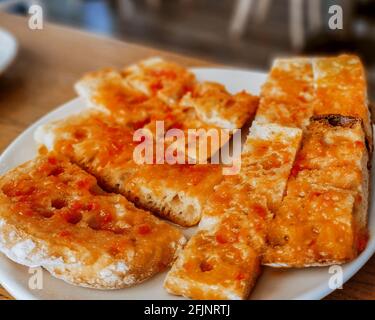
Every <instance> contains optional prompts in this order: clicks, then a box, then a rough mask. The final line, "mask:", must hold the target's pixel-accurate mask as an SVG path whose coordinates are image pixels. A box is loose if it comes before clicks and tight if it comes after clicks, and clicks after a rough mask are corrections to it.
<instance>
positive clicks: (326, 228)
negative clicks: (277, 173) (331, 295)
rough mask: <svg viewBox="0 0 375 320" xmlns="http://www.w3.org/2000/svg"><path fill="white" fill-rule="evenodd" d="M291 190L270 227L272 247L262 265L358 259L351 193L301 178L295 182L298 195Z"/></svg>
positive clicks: (321, 262)
mask: <svg viewBox="0 0 375 320" xmlns="http://www.w3.org/2000/svg"><path fill="white" fill-rule="evenodd" d="M290 188H291V186H290V185H289V186H288V195H287V196H286V197H285V198H284V201H283V203H282V204H281V206H280V208H279V209H278V210H277V211H276V217H275V219H274V220H273V221H272V222H271V223H270V225H269V231H268V241H269V246H268V248H267V250H266V252H265V254H264V257H263V261H262V263H263V264H266V265H271V266H273V267H297V268H298V267H309V266H323V265H330V264H340V263H344V262H347V261H350V260H352V259H353V258H355V257H356V249H355V246H354V241H355V228H354V223H353V216H354V201H355V200H354V197H353V195H352V193H351V192H349V191H346V190H340V189H336V188H330V187H320V186H316V185H309V184H306V183H304V184H301V183H300V181H299V179H298V180H297V181H294V182H293V188H295V192H292V193H290ZM297 190H299V193H297ZM296 193H297V194H296Z"/></svg>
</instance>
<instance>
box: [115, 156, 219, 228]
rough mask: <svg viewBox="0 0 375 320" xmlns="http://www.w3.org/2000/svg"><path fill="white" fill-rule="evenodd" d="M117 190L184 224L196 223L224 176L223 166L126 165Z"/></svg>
mask: <svg viewBox="0 0 375 320" xmlns="http://www.w3.org/2000/svg"><path fill="white" fill-rule="evenodd" d="M125 170H126V172H127V179H126V180H125V181H124V183H122V184H121V185H120V186H119V189H118V191H119V192H121V193H122V194H124V195H125V196H126V197H127V198H128V199H130V200H131V201H133V202H135V203H136V204H137V205H138V206H140V207H142V208H146V209H148V210H151V211H152V212H155V213H156V214H158V215H159V216H161V217H164V218H167V219H168V220H171V221H173V222H175V223H177V224H179V225H181V226H185V227H188V226H193V225H196V224H197V223H198V222H199V221H200V219H201V216H202V210H203V206H204V204H205V202H206V200H207V195H209V194H210V193H211V192H212V190H213V187H214V186H215V185H216V184H218V183H219V182H220V181H221V179H222V172H221V166H220V165H210V164H207V165H199V164H198V165H178V164H176V165H168V164H159V165H158V164H154V165H147V164H146V165H137V164H135V163H132V162H130V163H129V165H128V166H127V167H126V169H125Z"/></svg>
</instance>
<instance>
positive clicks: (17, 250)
mask: <svg viewBox="0 0 375 320" xmlns="http://www.w3.org/2000/svg"><path fill="white" fill-rule="evenodd" d="M0 202H1V206H0V208H1V209H0V251H1V252H3V253H4V254H5V255H7V257H8V258H10V259H11V260H13V261H15V262H17V263H20V264H22V265H26V266H29V267H37V266H42V267H44V268H45V269H47V270H48V271H49V272H51V274H52V275H54V276H55V277H57V278H59V279H62V280H64V281H67V282H69V283H72V284H75V285H80V286H84V287H90V288H96V289H118V288H124V287H128V286H131V285H134V284H137V283H139V282H142V281H144V280H146V279H148V278H150V277H151V276H153V275H155V274H156V273H158V272H160V271H163V270H165V269H166V268H167V267H168V266H169V265H170V264H171V263H172V262H173V261H174V259H175V257H176V256H177V254H178V251H179V250H180V249H181V247H182V246H183V245H184V243H185V238H184V236H183V235H182V233H181V231H180V230H178V229H177V228H175V227H173V226H171V225H170V224H168V223H166V222H163V221H160V220H159V219H157V218H155V217H154V216H153V215H152V214H151V213H149V212H146V211H143V210H140V209H138V208H136V207H135V206H134V205H133V204H132V203H131V202H129V201H127V200H126V199H125V198H124V197H122V196H121V195H117V194H110V193H106V192H104V191H103V190H102V189H101V188H100V187H99V186H98V184H97V182H96V179H95V178H94V177H93V176H91V175H89V174H88V173H87V172H85V171H83V170H82V169H81V168H79V167H78V166H76V165H74V164H71V163H70V162H69V161H68V160H67V159H66V158H63V157H61V156H57V155H55V154H47V155H44V156H39V157H37V158H36V159H34V160H32V161H29V162H27V163H25V164H23V165H21V166H19V167H17V168H15V169H13V170H11V171H9V172H8V173H6V174H5V175H4V176H2V177H1V178H0Z"/></svg>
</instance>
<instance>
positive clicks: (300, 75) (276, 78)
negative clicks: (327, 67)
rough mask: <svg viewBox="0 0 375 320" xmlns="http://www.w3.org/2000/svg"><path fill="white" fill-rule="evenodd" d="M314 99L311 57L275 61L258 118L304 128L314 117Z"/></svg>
mask: <svg viewBox="0 0 375 320" xmlns="http://www.w3.org/2000/svg"><path fill="white" fill-rule="evenodd" d="M314 96H315V89H314V75H313V69H312V64H311V59H310V58H289V59H276V60H275V61H274V63H273V65H272V68H271V71H270V73H269V75H268V78H267V81H266V82H265V84H264V85H263V86H262V89H261V94H260V104H259V108H258V111H257V113H256V116H255V119H256V120H257V121H258V122H260V123H266V124H267V123H276V124H279V125H282V126H287V127H295V128H301V129H303V128H305V127H306V126H307V125H308V124H309V119H310V117H311V116H312V115H313V114H314V112H313V105H312V102H313V99H314Z"/></svg>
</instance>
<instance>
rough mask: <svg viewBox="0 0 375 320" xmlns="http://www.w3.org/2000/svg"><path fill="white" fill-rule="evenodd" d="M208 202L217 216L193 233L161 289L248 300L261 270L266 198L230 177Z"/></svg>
mask: <svg viewBox="0 0 375 320" xmlns="http://www.w3.org/2000/svg"><path fill="white" fill-rule="evenodd" d="M208 201H209V202H211V204H212V206H214V210H216V214H219V213H221V215H220V220H219V221H216V223H215V224H211V225H210V226H209V228H200V230H199V231H198V232H197V233H196V234H195V235H193V237H192V238H191V239H190V240H189V242H188V244H187V245H186V247H185V248H184V250H183V252H182V253H181V254H180V255H179V257H178V259H177V260H176V262H175V263H174V264H173V266H172V269H171V270H170V271H169V273H168V275H167V277H166V279H165V282H164V287H165V289H166V290H167V291H168V292H169V293H171V294H175V295H182V296H184V297H188V298H192V299H204V300H207V299H209V300H210V299H228V300H240V299H241V300H242V299H247V298H248V296H249V293H250V292H251V290H252V289H253V288H254V286H255V283H256V280H257V278H258V277H259V275H260V273H261V266H260V261H261V259H260V257H261V255H260V253H261V250H262V248H263V247H264V240H265V235H266V233H265V232H266V219H267V218H269V215H270V214H271V213H270V212H269V210H268V208H267V201H266V198H265V197H263V196H257V195H256V194H253V193H252V190H251V188H249V186H248V185H247V184H244V183H243V181H241V180H240V179H239V178H238V176H231V177H228V178H227V179H225V181H224V182H222V183H221V184H220V185H219V186H218V187H217V188H215V192H214V193H213V194H211V195H210V197H209V200H208ZM206 226H207V225H206Z"/></svg>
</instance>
